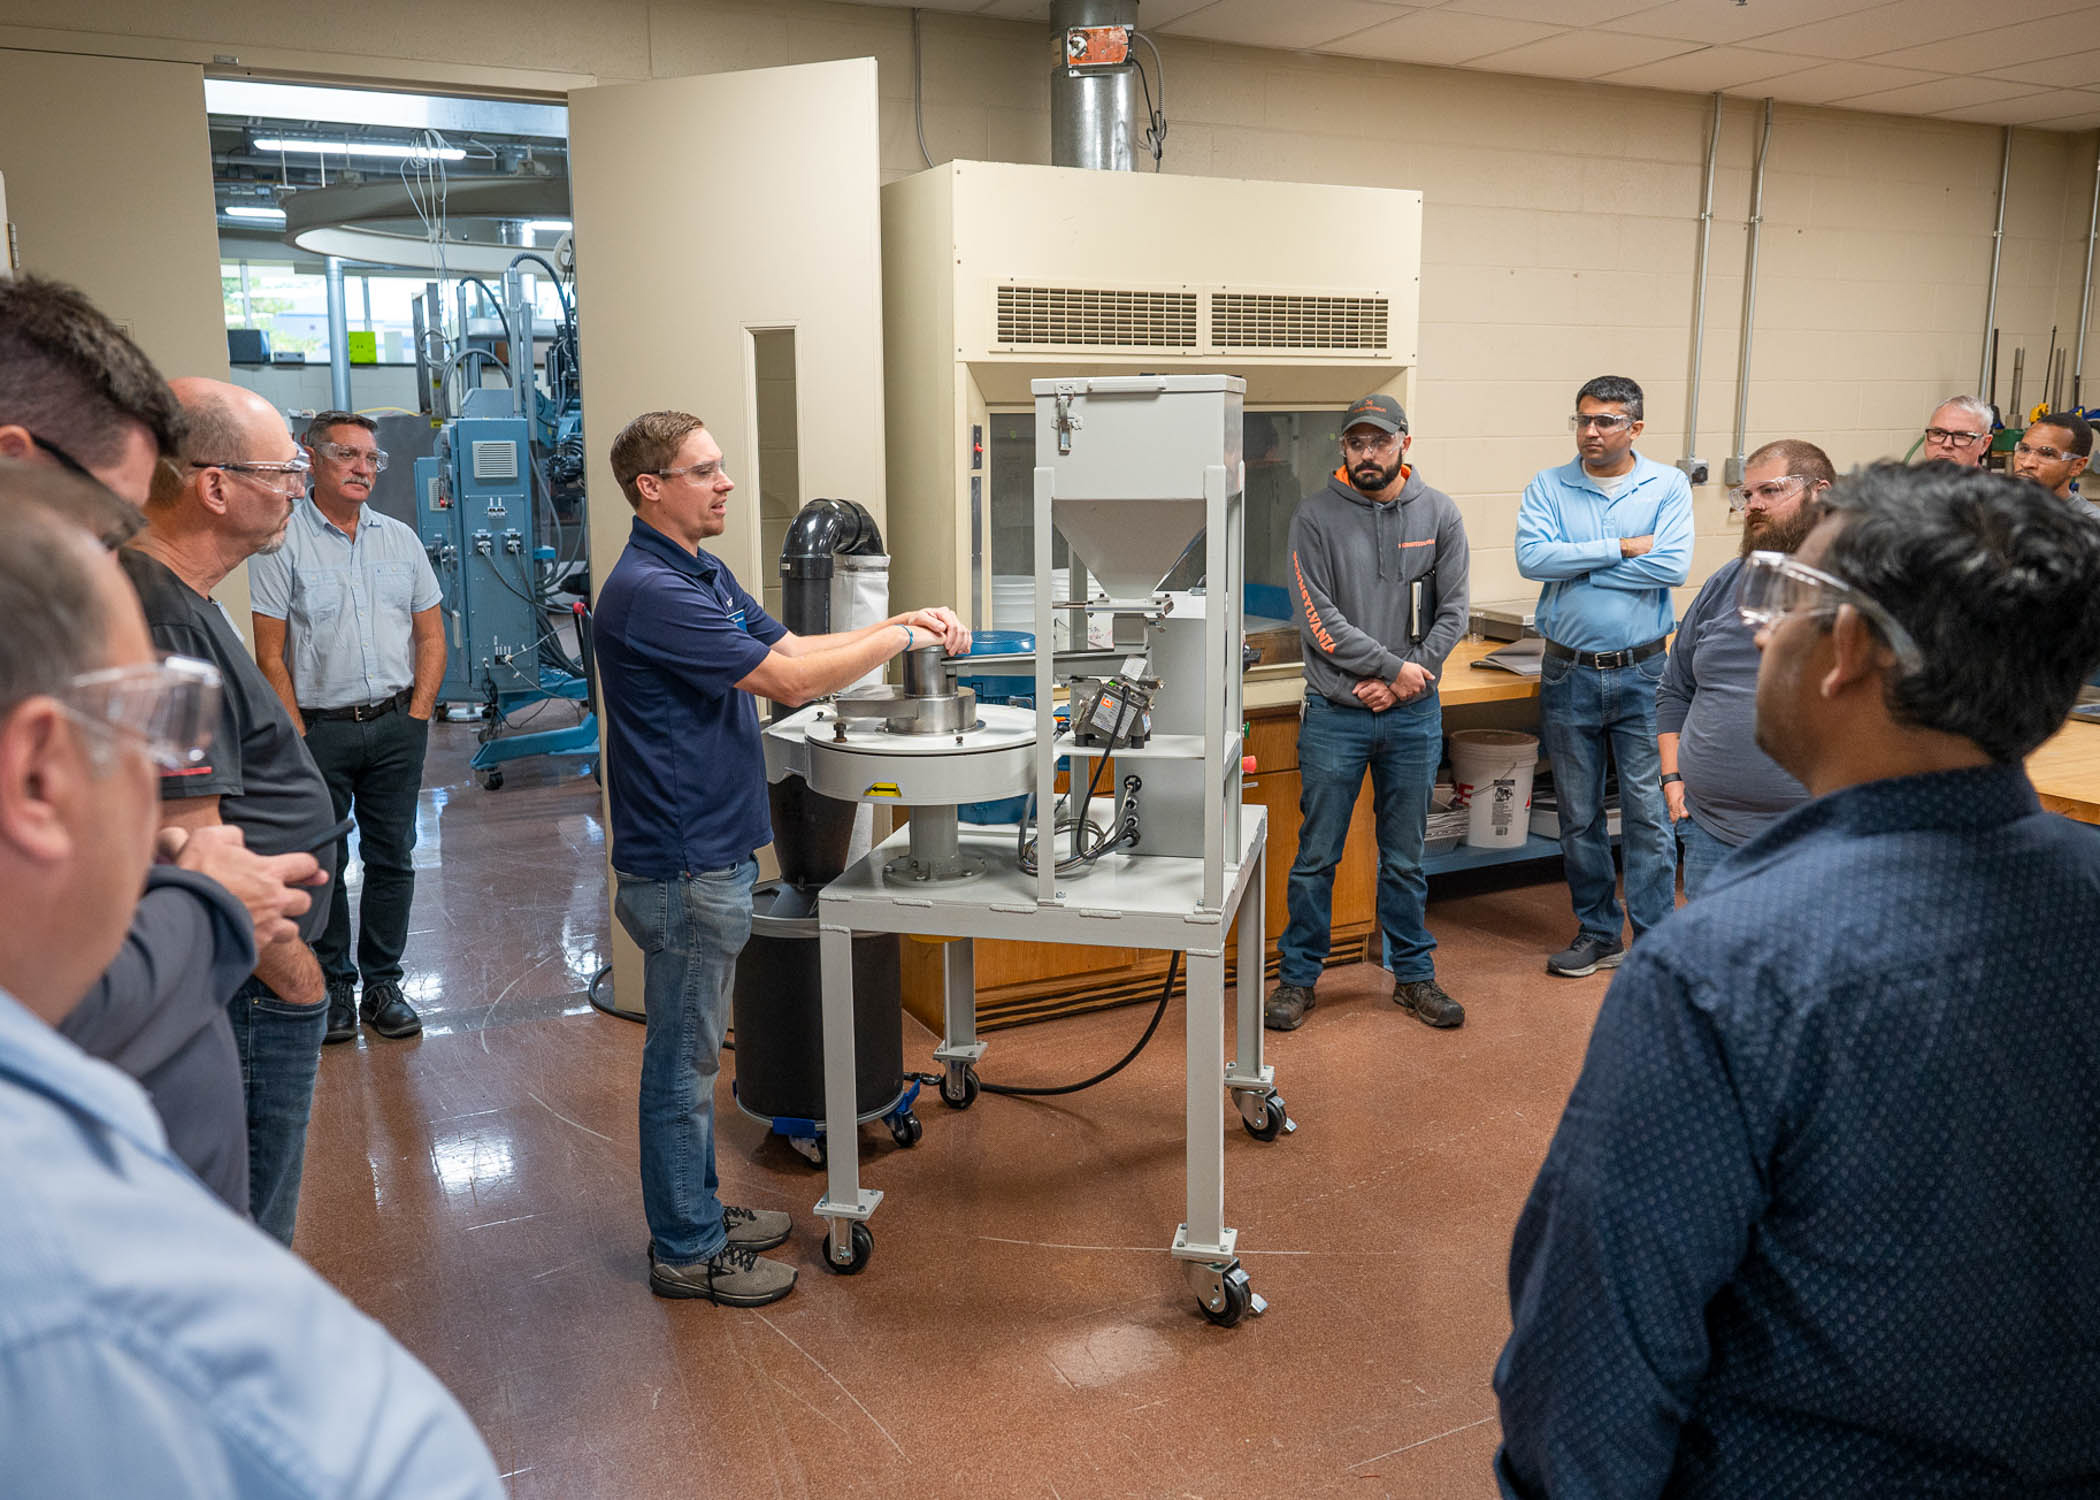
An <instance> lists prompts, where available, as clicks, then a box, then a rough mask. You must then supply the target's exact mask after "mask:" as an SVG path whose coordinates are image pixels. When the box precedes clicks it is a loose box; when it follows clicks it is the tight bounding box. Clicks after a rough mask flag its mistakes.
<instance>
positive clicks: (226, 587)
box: [0, 37, 248, 633]
mask: <svg viewBox="0 0 2100 1500" xmlns="http://www.w3.org/2000/svg"><path fill="white" fill-rule="evenodd" d="M5 40H6V38H5V37H0V41H5ZM0 173H4V174H5V175H6V177H7V212H8V217H9V218H10V219H12V220H13V221H14V225H15V228H16V231H17V233H18V234H19V236H20V244H21V256H22V269H23V270H25V271H30V272H34V273H36V274H38V275H42V276H53V277H57V278H58V279H59V280H61V281H69V282H71V283H73V284H74V285H75V286H77V287H79V288H81V289H82V290H83V291H85V292H86V293H87V294H88V295H89V296H90V297H92V298H94V299H95V303H96V305H97V306H99V307H101V308H102V310H103V311H105V312H107V313H108V314H109V315H110V316H111V317H112V318H114V319H116V320H117V322H119V323H121V324H122V325H124V327H125V329H126V330H127V331H128V332H129V333H130V334H131V336H132V338H133V339H135V340H136V341H137V342H138V345H139V347H140V348H141V349H143V350H145V351H146V354H147V356H148V357H149V358H151V359H152V360H153V362H154V363H155V364H157V365H159V366H160V368H161V370H162V371H163V372H165V373H166V374H169V375H211V376H217V377H219V378H221V379H223V378H224V377H225V375H226V323H225V317H224V312H223V309H222V306H221V303H220V298H219V238H218V232H217V230H215V229H214V228H213V227H212V212H211V143H210V140H209V138H208V136H207V135H206V133H205V128H204V70H203V69H202V68H200V67H197V66H196V65H194V64H190V63H180V62H142V61H136V60H132V59H128V58H114V57H76V56H67V55H63V54H53V53H47V52H24V51H17V50H11V49H5V48H0ZM218 597H219V599H220V601H221V602H222V603H223V604H225V606H226V608H227V611H228V612H229V613H230V614H231V615H232V616H233V618H234V620H235V621H236V622H237V623H238V624H239V625H240V626H241V629H242V631H243V633H245V632H246V630H247V626H248V574H247V570H246V569H236V570H235V571H234V572H233V573H232V574H231V575H230V576H228V578H227V579H226V581H225V582H224V583H222V584H221V585H220V586H219V589H218Z"/></svg>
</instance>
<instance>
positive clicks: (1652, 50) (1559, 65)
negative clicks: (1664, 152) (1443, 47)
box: [1472, 31, 1697, 78]
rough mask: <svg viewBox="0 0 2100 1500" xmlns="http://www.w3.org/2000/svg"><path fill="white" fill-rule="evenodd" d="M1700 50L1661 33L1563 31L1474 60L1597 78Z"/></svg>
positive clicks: (1503, 68) (1510, 69)
mask: <svg viewBox="0 0 2100 1500" xmlns="http://www.w3.org/2000/svg"><path fill="white" fill-rule="evenodd" d="M1695 50H1697V49H1696V48H1695V47H1694V46H1693V44H1692V43H1690V42H1669V41H1664V40H1662V39H1660V38H1658V37H1646V36H1617V35H1614V34H1612V33H1610V32H1603V31H1564V32H1562V33H1561V34H1560V35H1559V36H1549V37H1547V38H1545V39H1544V40H1543V41H1537V42H1526V43H1525V44H1524V45H1523V46H1521V47H1511V48H1509V49H1508V50H1506V51H1503V52H1493V53H1490V54H1489V55H1488V56H1486V57H1483V58H1481V59H1479V60H1478V61H1476V62H1474V63H1473V64H1472V66H1474V67H1476V68H1486V69H1488V70H1489V71H1491V72H1495V73H1534V74H1540V75H1543V76H1545V77H1548V78H1595V77H1597V76H1598V75H1599V74H1601V73H1610V72H1615V71H1618V70H1620V69H1624V68H1633V67H1639V66H1640V65H1641V64H1642V63H1652V62H1660V61H1662V60H1663V59H1664V58H1666V57H1675V56H1677V55H1678V54H1679V53H1683V52H1691V51H1695Z"/></svg>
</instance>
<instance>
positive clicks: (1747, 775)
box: [1655, 438, 1837, 901]
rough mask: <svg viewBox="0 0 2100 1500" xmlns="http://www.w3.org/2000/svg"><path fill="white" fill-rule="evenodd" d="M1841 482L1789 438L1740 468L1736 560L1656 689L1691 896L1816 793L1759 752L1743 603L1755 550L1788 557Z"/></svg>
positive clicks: (1666, 794) (1684, 632)
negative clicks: (1737, 851) (1731, 856)
mask: <svg viewBox="0 0 2100 1500" xmlns="http://www.w3.org/2000/svg"><path fill="white" fill-rule="evenodd" d="M1836 481H1837V471H1836V470H1835V469H1833V468H1832V467H1831V466H1830V458H1829V455H1827V454H1826V453H1824V451H1823V450H1822V449H1821V448H1818V447H1817V446H1816V445H1815V444H1814V443H1808V442H1803V441H1802V440H1801V439H1799V438H1781V439H1779V440H1778V441H1777V442H1772V443H1767V444H1765V445H1764V446H1763V447H1762V448H1760V449H1758V450H1757V451H1756V452H1755V453H1753V454H1751V455H1750V457H1749V458H1748V459H1747V460H1746V461H1745V462H1744V464H1743V482H1742V483H1741V484H1739V485H1737V486H1736V487H1735V488H1734V489H1732V490H1730V491H1729V492H1728V503H1729V504H1730V505H1731V506H1732V507H1733V508H1734V509H1736V510H1738V511H1740V512H1741V513H1742V517H1743V540H1742V548H1741V552H1740V555H1738V556H1736V557H1733V558H1730V559H1729V560H1728V561H1727V562H1725V563H1723V564H1722V565H1721V567H1720V568H1719V569H1717V570H1716V571H1715V573H1714V575H1713V577H1711V578H1709V579H1707V580H1706V583H1705V585H1704V586H1703V587H1701V588H1700V590H1699V596H1698V597H1697V598H1696V599H1694V600H1693V601H1692V607H1691V608H1690V609H1687V610H1686V611H1685V612H1684V619H1683V621H1682V622H1681V623H1679V625H1678V627H1677V639H1676V640H1675V641H1673V642H1672V643H1671V645H1670V654H1669V664H1668V665H1667V666H1665V667H1664V668H1663V678H1662V686H1661V687H1660V688H1659V689H1657V691H1656V695H1655V747H1656V749H1657V750H1658V751H1659V752H1660V754H1661V762H1662V790H1663V800H1664V801H1665V803H1667V805H1668V807H1669V810H1670V821H1671V822H1672V823H1673V824H1675V825H1676V828H1677V838H1678V842H1679V845H1680V847H1681V848H1682V850H1683V856H1684V862H1683V867H1682V869H1683V875H1684V897H1685V899H1686V900H1687V901H1689V900H1691V899H1692V898H1693V897H1695V896H1697V895H1698V894H1699V893H1700V892H1701V891H1702V890H1704V889H1706V882H1707V880H1708V879H1709V878H1710V877H1711V876H1712V874H1713V870H1714V866H1715V865H1717V864H1719V863H1720V862H1721V860H1722V859H1723V858H1725V857H1726V856H1727V854H1728V851H1729V850H1731V849H1734V848H1736V847H1737V846H1738V845H1740V844H1744V843H1747V842H1749V840H1750V839H1752V838H1753V837H1755V836H1756V835H1758V834H1760V833H1763V832H1764V831H1765V830H1766V829H1767V828H1769V827H1771V826H1772V825H1773V824H1774V823H1776V822H1778V821H1779V819H1780V817H1781V815H1782V814H1785V813H1790V812H1792V811H1793V810H1794V809H1795V808H1797V807H1799V806H1800V805H1801V804H1802V803H1804V802H1806V801H1807V800H1808V793H1807V791H1805V790H1804V789H1803V788H1802V785H1801V783H1800V782H1798V781H1796V780H1794V778H1793V777H1791V776H1789V775H1788V774H1787V773H1786V772H1785V771H1783V770H1781V769H1780V768H1779V767H1778V766H1777V765H1776V764H1774V763H1773V760H1772V757H1771V756H1769V755H1767V754H1765V753H1764V751H1762V750H1760V749H1758V748H1757V737H1756V733H1755V721H1756V718H1757V712H1756V710H1757V664H1758V658H1759V653H1758V649H1757V642H1756V640H1755V639H1753V637H1755V635H1756V633H1757V631H1756V627H1754V626H1753V625H1751V624H1750V622H1749V621H1748V620H1745V619H1744V618H1743V615H1742V611H1741V610H1740V609H1738V608H1737V605H1739V604H1740V603H1741V602H1742V597H1743V580H1744V573H1743V564H1744V559H1746V558H1748V557H1749V556H1750V554H1751V553H1753V552H1792V551H1793V550H1794V549H1795V548H1797V547H1799V546H1800V545H1801V544H1802V543H1803V542H1804V541H1806V540H1808V534H1809V532H1811V531H1813V530H1814V529H1815V526H1816V522H1818V521H1820V520H1821V519H1822V518H1823V501H1822V497H1823V494H1824V492H1825V491H1826V490H1828V489H1829V488H1830V486H1831V485H1832V484H1834V483H1835V482H1836Z"/></svg>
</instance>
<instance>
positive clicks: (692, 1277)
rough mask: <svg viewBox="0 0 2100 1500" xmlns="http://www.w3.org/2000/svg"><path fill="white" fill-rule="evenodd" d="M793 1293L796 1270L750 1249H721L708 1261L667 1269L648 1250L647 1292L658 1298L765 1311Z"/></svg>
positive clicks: (697, 1261) (652, 1246) (738, 1247)
mask: <svg viewBox="0 0 2100 1500" xmlns="http://www.w3.org/2000/svg"><path fill="white" fill-rule="evenodd" d="M794 1289H795V1268H794V1267H793V1266H790V1265H783V1264H782V1263H781V1262H779V1261H777V1260H767V1259H766V1258H765V1257H764V1256H762V1255H760V1254H759V1253H758V1252H757V1251H755V1250H753V1249H752V1248H751V1247H750V1246H749V1245H724V1246H723V1247H722V1248H721V1249H720V1250H719V1251H717V1252H716V1253H715V1256H714V1258H713V1259H711V1260H696V1261H694V1262H693V1263H692V1264H691V1265H689V1266H667V1265H665V1264H664V1263H663V1262H662V1261H660V1260H658V1259H657V1258H656V1247H655V1246H654V1245H651V1246H650V1247H649V1290H650V1291H652V1292H654V1293H656V1295H657V1296H659V1297H705V1298H706V1299H707V1300H708V1301H709V1302H718V1303H720V1304H721V1305H722V1306H724V1307H764V1306H765V1305H766V1304H767V1303H768V1302H778V1301H779V1300H780V1299H781V1298H782V1297H785V1296H786V1295H787V1294H788V1293H789V1292H792V1291H793V1290H794Z"/></svg>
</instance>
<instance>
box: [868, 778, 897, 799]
mask: <svg viewBox="0 0 2100 1500" xmlns="http://www.w3.org/2000/svg"><path fill="white" fill-rule="evenodd" d="M861 795H862V796H863V797H902V796H903V795H904V793H902V792H900V791H898V790H897V783H896V782H894V781H876V782H871V783H869V786H868V789H867V790H866V791H865V792H862V793H861Z"/></svg>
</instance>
